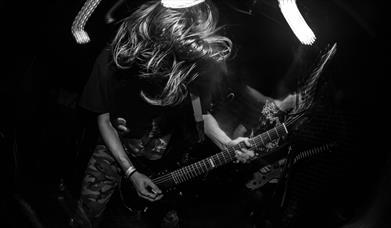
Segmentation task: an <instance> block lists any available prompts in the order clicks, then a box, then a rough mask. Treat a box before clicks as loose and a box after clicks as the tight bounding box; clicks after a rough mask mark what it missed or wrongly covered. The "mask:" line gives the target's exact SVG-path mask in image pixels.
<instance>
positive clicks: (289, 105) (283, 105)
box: [274, 93, 299, 112]
mask: <svg viewBox="0 0 391 228" xmlns="http://www.w3.org/2000/svg"><path fill="white" fill-rule="evenodd" d="M297 96H299V95H298V94H296V93H295V94H289V95H288V96H286V97H285V98H284V99H283V100H281V101H280V100H275V101H274V102H275V103H276V105H277V107H278V108H279V109H280V110H282V111H285V112H287V111H290V110H292V109H294V108H295V106H296V101H297V98H298V97H297Z"/></svg>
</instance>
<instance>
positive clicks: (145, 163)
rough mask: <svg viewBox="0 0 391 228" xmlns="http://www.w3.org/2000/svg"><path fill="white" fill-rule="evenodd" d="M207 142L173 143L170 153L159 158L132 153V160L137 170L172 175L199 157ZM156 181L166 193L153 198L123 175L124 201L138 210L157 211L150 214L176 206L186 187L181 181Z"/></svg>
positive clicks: (153, 175) (152, 175)
mask: <svg viewBox="0 0 391 228" xmlns="http://www.w3.org/2000/svg"><path fill="white" fill-rule="evenodd" d="M204 146H205V143H198V144H194V145H191V146H187V147H186V148H185V146H184V145H171V147H169V148H168V152H167V153H166V155H165V156H163V157H162V158H161V159H159V160H148V159H146V158H143V157H137V158H136V157H132V163H133V164H134V165H135V167H136V168H137V170H139V171H140V172H141V173H143V174H144V175H146V176H148V177H149V178H150V179H151V180H159V178H160V179H161V178H162V177H163V179H164V176H169V174H170V172H172V171H174V170H177V169H179V168H181V167H183V166H186V165H188V164H191V163H194V162H195V161H197V160H199V156H198V154H200V153H199V152H201V150H202V148H203V147H204ZM174 148H176V149H174ZM179 148H180V149H179ZM154 183H155V184H157V185H158V187H159V188H160V190H162V191H163V194H164V197H163V198H162V199H160V200H159V201H155V202H150V201H148V200H145V199H143V198H141V197H140V196H138V194H137V192H136V189H135V188H134V186H133V184H132V183H131V181H130V180H128V179H127V178H123V179H122V181H121V185H120V187H119V190H120V195H121V200H122V201H123V203H124V205H125V206H126V207H127V208H128V209H129V210H130V211H132V212H134V213H137V212H143V213H147V212H148V211H153V212H151V213H150V214H155V213H156V211H160V210H163V209H167V208H170V207H175V205H176V204H178V202H179V201H180V199H181V198H183V197H184V196H183V193H182V192H183V190H185V189H184V188H181V186H180V185H172V184H171V182H161V183H160V182H156V181H154ZM185 191H186V190H185Z"/></svg>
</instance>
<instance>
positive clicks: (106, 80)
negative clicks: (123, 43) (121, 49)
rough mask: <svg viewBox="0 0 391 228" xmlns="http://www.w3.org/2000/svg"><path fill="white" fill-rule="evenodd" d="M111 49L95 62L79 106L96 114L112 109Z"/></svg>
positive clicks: (101, 54)
mask: <svg viewBox="0 0 391 228" xmlns="http://www.w3.org/2000/svg"><path fill="white" fill-rule="evenodd" d="M110 56H111V55H110V49H109V48H105V49H104V50H103V51H102V52H101V53H100V55H99V56H98V58H97V59H96V61H95V64H94V66H93V69H92V72H91V75H90V78H89V79H88V81H87V83H86V85H85V87H84V90H83V93H82V95H81V98H80V102H79V105H80V106H81V107H83V108H85V109H87V110H89V111H92V112H95V113H99V114H101V113H106V112H109V109H110V102H109V100H110V95H111V90H112V89H111V88H112V80H111V79H112V78H113V74H114V72H113V70H112V66H111V65H110V62H111V60H110Z"/></svg>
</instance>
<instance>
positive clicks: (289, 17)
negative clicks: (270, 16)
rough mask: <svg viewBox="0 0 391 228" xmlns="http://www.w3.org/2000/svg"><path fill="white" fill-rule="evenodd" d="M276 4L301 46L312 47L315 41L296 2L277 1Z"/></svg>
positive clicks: (293, 0)
mask: <svg viewBox="0 0 391 228" xmlns="http://www.w3.org/2000/svg"><path fill="white" fill-rule="evenodd" d="M278 3H279V7H280V10H281V13H282V15H284V18H285V20H286V21H287V22H288V24H289V26H290V27H291V29H292V31H293V33H294V34H295V36H296V37H297V38H298V39H299V40H300V42H301V43H302V44H305V45H312V44H313V43H314V42H315V40H316V37H315V34H314V33H313V32H312V30H311V28H310V27H309V26H308V25H307V23H306V22H305V20H304V18H303V16H302V15H301V13H300V11H299V9H298V8H297V5H296V0H278Z"/></svg>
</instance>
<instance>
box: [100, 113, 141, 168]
mask: <svg viewBox="0 0 391 228" xmlns="http://www.w3.org/2000/svg"><path fill="white" fill-rule="evenodd" d="M98 127H99V131H100V133H101V136H102V138H103V141H104V142H105V144H106V146H107V147H108V149H109V150H110V152H111V153H112V154H113V156H114V158H115V159H116V161H117V162H118V163H119V165H120V166H121V168H122V170H124V171H126V170H127V169H128V168H129V167H131V166H133V165H132V163H131V161H130V159H129V157H128V155H127V154H126V152H125V150H124V147H123V145H122V143H121V140H120V138H119V135H118V132H117V130H116V129H115V128H114V127H113V126H112V124H111V122H110V114H109V113H104V114H101V115H99V116H98Z"/></svg>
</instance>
